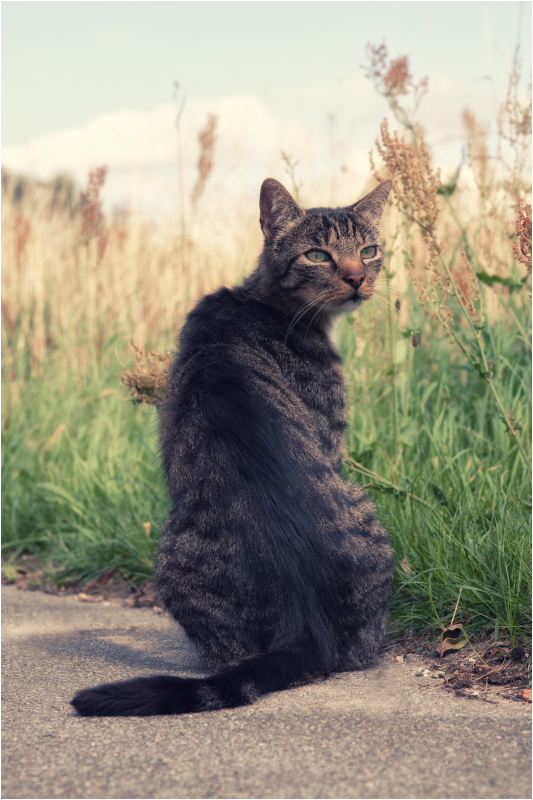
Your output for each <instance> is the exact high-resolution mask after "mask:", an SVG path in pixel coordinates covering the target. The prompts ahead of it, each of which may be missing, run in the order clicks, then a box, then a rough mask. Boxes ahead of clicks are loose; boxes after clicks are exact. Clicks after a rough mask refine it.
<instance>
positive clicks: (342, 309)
mask: <svg viewBox="0 0 533 800" xmlns="http://www.w3.org/2000/svg"><path fill="white" fill-rule="evenodd" d="M362 303H363V298H361V297H357V298H355V299H352V298H350V299H349V300H345V301H344V303H342V304H341V305H340V306H339V309H338V313H339V314H349V313H350V311H355V309H356V308H359V306H360V305H361V304H362Z"/></svg>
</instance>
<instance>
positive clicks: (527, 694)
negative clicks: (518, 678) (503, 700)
mask: <svg viewBox="0 0 533 800" xmlns="http://www.w3.org/2000/svg"><path fill="white" fill-rule="evenodd" d="M515 697H518V698H520V700H524V701H525V702H526V703H531V689H520V691H519V692H517V693H516V694H515Z"/></svg>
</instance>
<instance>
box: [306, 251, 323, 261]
mask: <svg viewBox="0 0 533 800" xmlns="http://www.w3.org/2000/svg"><path fill="white" fill-rule="evenodd" d="M305 255H306V256H307V258H308V259H309V261H329V255H328V254H327V253H325V252H324V251H323V250H309V252H308V253H306V254H305Z"/></svg>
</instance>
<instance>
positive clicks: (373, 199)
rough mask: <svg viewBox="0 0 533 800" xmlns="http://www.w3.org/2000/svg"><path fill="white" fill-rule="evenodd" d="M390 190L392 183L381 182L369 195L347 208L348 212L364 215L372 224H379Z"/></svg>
mask: <svg viewBox="0 0 533 800" xmlns="http://www.w3.org/2000/svg"><path fill="white" fill-rule="evenodd" d="M391 188H392V181H383V183H380V184H379V186H376V188H375V189H373V190H372V191H371V192H370V193H369V194H367V195H366V196H365V197H363V199H362V200H359V201H358V202H357V203H354V204H353V206H349V207H348V210H349V211H357V213H358V214H365V215H366V216H368V217H370V219H372V221H373V222H375V223H377V224H379V222H380V221H381V217H382V216H383V210H384V208H385V203H386V202H387V198H388V196H389V193H390V190H391Z"/></svg>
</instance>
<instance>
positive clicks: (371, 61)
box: [363, 42, 429, 141]
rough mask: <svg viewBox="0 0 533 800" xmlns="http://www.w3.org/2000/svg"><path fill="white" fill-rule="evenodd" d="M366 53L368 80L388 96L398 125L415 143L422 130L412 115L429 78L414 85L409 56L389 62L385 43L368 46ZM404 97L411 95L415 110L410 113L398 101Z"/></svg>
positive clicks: (364, 67)
mask: <svg viewBox="0 0 533 800" xmlns="http://www.w3.org/2000/svg"><path fill="white" fill-rule="evenodd" d="M366 52H367V56H368V65H366V66H363V69H364V70H365V74H366V77H367V78H369V79H370V80H371V81H372V83H373V84H374V87H375V89H376V91H377V92H378V93H379V94H380V95H382V96H383V97H385V99H386V100H387V102H388V104H389V106H390V108H391V110H392V112H393V114H394V116H395V117H396V119H397V120H398V122H401V124H402V125H404V126H405V127H406V128H407V129H409V130H410V131H411V134H412V136H413V139H414V140H415V141H416V139H417V138H418V135H419V132H420V130H421V128H420V125H419V124H418V123H416V122H415V121H414V119H413V115H414V114H415V113H416V110H417V109H418V106H419V105H420V101H421V100H422V98H423V96H424V95H425V94H426V92H427V90H428V85H429V82H428V78H427V77H426V78H422V80H421V81H420V82H419V83H415V82H414V80H413V76H412V74H411V68H410V65H409V58H408V56H400V57H399V58H395V59H391V60H390V61H389V52H388V48H387V45H386V44H385V42H382V44H380V45H373V44H370V43H368V44H367V46H366ZM402 95H404V96H405V95H411V97H412V98H413V101H414V104H413V108H412V109H410V110H408V109H406V108H405V107H404V106H403V105H402V104H401V103H400V101H399V98H400V96H402Z"/></svg>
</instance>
